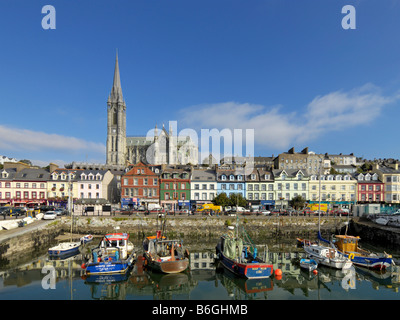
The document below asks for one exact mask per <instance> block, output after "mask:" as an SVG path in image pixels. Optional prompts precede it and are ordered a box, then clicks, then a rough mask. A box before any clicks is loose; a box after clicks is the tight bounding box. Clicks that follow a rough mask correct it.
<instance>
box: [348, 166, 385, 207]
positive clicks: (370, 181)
mask: <svg viewBox="0 0 400 320" xmlns="http://www.w3.org/2000/svg"><path fill="white" fill-rule="evenodd" d="M355 178H356V179H357V202H358V203H381V202H384V201H385V199H384V194H385V184H384V183H383V182H382V181H380V180H379V177H378V175H377V174H376V173H373V174H371V173H358V174H356V176H355Z"/></svg>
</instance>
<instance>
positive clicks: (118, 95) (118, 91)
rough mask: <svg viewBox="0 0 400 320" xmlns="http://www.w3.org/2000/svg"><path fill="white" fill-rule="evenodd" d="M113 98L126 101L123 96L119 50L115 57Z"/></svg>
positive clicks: (113, 99)
mask: <svg viewBox="0 0 400 320" xmlns="http://www.w3.org/2000/svg"><path fill="white" fill-rule="evenodd" d="M111 100H112V101H121V102H123V101H124V99H123V97H122V88H121V79H120V76H119V65H118V50H117V54H116V57H115V70H114V82H113V87H112V89H111Z"/></svg>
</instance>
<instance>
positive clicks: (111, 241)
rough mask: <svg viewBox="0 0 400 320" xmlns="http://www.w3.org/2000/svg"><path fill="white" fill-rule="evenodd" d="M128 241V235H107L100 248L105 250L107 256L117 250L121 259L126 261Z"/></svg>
mask: <svg viewBox="0 0 400 320" xmlns="http://www.w3.org/2000/svg"><path fill="white" fill-rule="evenodd" d="M128 239H129V234H127V233H109V234H106V235H105V236H104V238H103V240H102V241H101V246H100V247H101V248H103V249H105V250H106V251H107V253H108V254H111V253H112V252H115V251H116V250H119V251H120V254H121V258H122V259H126V257H127V256H128Z"/></svg>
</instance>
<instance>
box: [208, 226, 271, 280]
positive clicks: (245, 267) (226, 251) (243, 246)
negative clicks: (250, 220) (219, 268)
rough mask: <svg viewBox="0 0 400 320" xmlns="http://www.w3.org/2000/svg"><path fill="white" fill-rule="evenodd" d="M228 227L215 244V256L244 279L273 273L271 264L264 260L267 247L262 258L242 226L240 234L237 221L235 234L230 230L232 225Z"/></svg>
mask: <svg viewBox="0 0 400 320" xmlns="http://www.w3.org/2000/svg"><path fill="white" fill-rule="evenodd" d="M229 228H230V231H228V233H227V234H224V235H222V236H221V238H220V240H219V242H218V244H217V246H216V253H217V257H218V259H219V261H220V262H221V264H222V265H223V266H224V267H225V268H226V269H227V270H229V271H230V272H232V273H234V274H235V275H236V276H238V277H242V278H246V279H261V278H268V277H270V276H271V275H272V273H273V265H272V264H270V263H267V262H266V258H267V249H266V248H267V247H265V251H264V258H263V259H262V258H261V257H259V256H258V251H257V248H256V246H255V245H254V244H253V243H252V242H251V240H250V237H249V236H248V234H247V233H246V231H245V230H244V228H241V234H240V235H239V231H238V229H239V226H238V224H237V223H236V235H235V234H234V233H233V231H232V230H233V227H229Z"/></svg>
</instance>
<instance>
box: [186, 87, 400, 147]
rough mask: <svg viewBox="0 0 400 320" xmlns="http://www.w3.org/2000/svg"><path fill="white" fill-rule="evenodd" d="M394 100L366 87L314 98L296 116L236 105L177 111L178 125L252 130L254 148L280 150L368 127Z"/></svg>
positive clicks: (279, 108)
mask: <svg viewBox="0 0 400 320" xmlns="http://www.w3.org/2000/svg"><path fill="white" fill-rule="evenodd" d="M398 98H399V96H397V95H396V96H392V97H385V96H383V95H382V94H381V92H380V89H379V88H377V87H376V86H373V85H371V84H366V85H364V86H362V87H360V88H356V89H354V90H351V91H348V92H344V91H335V92H331V93H328V94H326V95H323V96H317V97H315V98H314V99H313V100H312V101H311V102H310V103H309V104H308V105H307V106H305V107H303V108H298V109H297V112H285V108H284V107H283V106H271V107H266V106H262V105H256V104H250V103H238V102H224V103H215V104H203V105H197V106H192V107H189V108H186V109H184V110H182V111H181V115H182V118H181V123H182V124H183V126H189V127H191V128H193V129H196V130H199V129H202V128H217V129H219V130H221V129H223V128H229V129H232V130H233V129H246V128H249V129H254V132H255V143H256V144H258V145H261V146H264V147H270V148H277V149H282V148H287V147H289V146H291V145H294V144H296V143H302V144H304V143H308V142H310V141H312V140H315V139H317V138H318V137H319V136H320V135H321V134H322V133H324V134H325V133H328V132H334V131H337V130H342V129H346V128H352V127H354V126H359V125H365V124H368V123H370V122H371V121H372V120H373V119H375V118H376V117H378V116H379V115H380V114H381V112H382V109H383V107H384V106H386V105H387V104H389V103H391V102H394V101H396V100H397V99H398Z"/></svg>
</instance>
